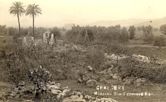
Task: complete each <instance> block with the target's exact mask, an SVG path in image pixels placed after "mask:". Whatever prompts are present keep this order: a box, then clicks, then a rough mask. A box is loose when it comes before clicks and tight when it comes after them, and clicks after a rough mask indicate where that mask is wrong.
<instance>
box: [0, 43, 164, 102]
mask: <svg viewBox="0 0 166 102" xmlns="http://www.w3.org/2000/svg"><path fill="white" fill-rule="evenodd" d="M3 43H4V42H3V41H2V46H3V49H4V46H6V45H3ZM131 44H132V43H131ZM102 48H103V47H102ZM6 49H7V48H6ZM25 49H26V50H25ZM25 49H24V50H23V53H21V56H22V54H23V55H24V56H25V57H26V58H25V62H26V64H28V65H31V64H32V66H33V67H37V66H38V65H42V66H44V67H48V68H50V69H48V70H49V71H50V72H51V74H52V76H53V81H55V82H56V83H61V85H62V87H66V86H68V88H69V89H71V90H77V91H80V92H82V93H84V94H87V95H92V96H94V92H95V91H96V85H103V86H105V85H108V86H109V85H113V84H115V85H117V84H122V85H123V84H124V83H123V82H121V81H119V80H118V78H115V79H114V78H113V77H114V76H112V75H110V76H111V78H110V77H108V76H105V75H100V72H102V71H104V70H106V69H107V68H108V69H109V67H110V66H109V67H106V66H104V68H101V69H95V67H98V66H95V65H93V64H94V63H95V64H97V63H96V62H93V61H94V60H96V59H97V58H100V56H97V57H94V56H95V55H93V54H92V53H93V51H96V48H95V47H94V46H93V45H92V46H90V47H82V46H80V45H70V44H69V46H68V44H67V47H66V46H65V45H60V46H59V45H58V46H56V47H54V48H52V47H51V48H45V49H44V50H41V49H40V48H38V49H37V51H36V49H35V50H34V52H28V51H33V48H28V49H27V48H25ZM50 50H51V51H50ZM84 50H85V51H84ZM127 50H128V53H130V54H131V55H132V54H136V55H143V56H148V57H156V58H157V59H162V60H164V61H165V60H166V48H165V47H163V48H158V47H151V46H149V45H146V46H145V45H142V46H140V45H139V44H135V45H134V46H133V44H132V46H130V45H128V47H127ZM19 51H22V49H19ZM24 51H25V52H26V53H24ZM35 51H36V52H35ZM91 51H92V53H91ZM7 52H8V54H9V55H10V54H11V53H10V51H7ZM27 52H28V53H27ZM95 53H97V55H98V54H100V53H101V52H95ZM17 54H18V53H16V56H13V57H14V58H17V57H19V55H17ZM91 54H92V55H93V56H91ZM111 54H113V53H112V52H111ZM111 54H110V55H111ZM34 55H36V56H34ZM11 56H12V55H11ZM11 56H10V57H11ZM87 56H88V57H87ZM86 57H87V58H86ZM93 57H94V58H93ZM34 59H35V60H34ZM11 60H12V61H15V60H13V59H12V57H11ZM19 60H20V59H19ZM36 60H37V61H36ZM101 60H104V62H106V61H107V59H105V58H102V59H101ZM89 61H91V62H89ZM164 61H163V63H164V64H163V63H162V65H156V66H157V67H156V69H157V68H160V67H163V66H165V62H164ZM0 62H1V64H0V67H1V69H0V71H1V75H0V76H1V79H2V80H1V82H0V97H1V95H4V94H5V93H7V92H8V91H10V90H11V88H12V87H13V85H14V84H13V83H11V82H9V81H8V80H7V79H5V78H7V74H6V72H4V69H3V68H4V67H5V65H4V63H5V61H4V56H3V53H1V60H0ZM99 62H100V60H99ZM101 62H102V61H101ZM104 62H102V63H104ZM102 63H99V65H100V64H102ZM141 63H142V62H141ZM15 64H16V65H15V66H17V64H18V65H19V64H20V63H19V62H15ZM119 64H121V63H119ZM143 64H144V63H143ZM111 65H112V63H111ZM113 65H114V64H113ZM147 65H148V67H155V66H153V64H152V65H151V66H149V64H145V66H147ZM15 66H13V67H15ZM20 66H21V67H22V66H24V65H20ZM55 66H56V68H54V67H55ZM89 66H90V67H89ZM115 66H116V65H115ZM105 67H106V68H105ZM28 68H30V67H28ZM61 68H62V69H61ZM65 68H68V69H67V70H65ZM70 68H71V69H70ZM91 68H92V69H91ZM115 69H116V67H115ZM152 69H154V68H152ZM94 70H97V72H98V73H99V74H96V71H95V75H94V72H93V71H94ZM88 71H89V72H88ZM79 72H81V74H82V75H83V76H84V74H87V75H88V77H90V78H92V79H93V77H94V79H95V80H97V84H96V85H94V86H95V87H91V86H90V87H89V86H87V85H86V84H85V83H86V82H84V78H83V79H81V81H80V80H79V77H80V76H79V74H80V73H79ZM82 72H83V73H82ZM84 72H85V73H84ZM115 72H116V71H115ZM139 73H140V72H138V74H139ZM18 74H19V73H18ZM104 74H108V75H109V72H108V73H107V72H106V73H105V72H104ZM114 74H116V73H114ZM149 74H150V73H149ZM152 74H153V73H152ZM154 77H155V76H154ZM162 78H163V80H165V79H164V78H165V76H164V75H163V77H162ZM20 79H21V78H20ZM85 79H86V78H85ZM98 79H99V80H98ZM87 80H91V79H87ZM87 80H86V81H87ZM135 80H137V79H135ZM148 80H150V79H148ZM78 81H79V82H78ZM108 81H110V82H109V84H108V83H107V82H108ZM155 81H156V80H155ZM157 81H158V80H157ZM133 83H134V82H133ZM125 92H136V93H137V92H150V93H152V95H151V96H123V95H122V96H119V95H111V96H107V95H104V96H102V97H111V98H113V99H115V100H117V101H118V102H165V101H166V98H165V96H166V86H165V84H164V83H156V82H149V81H148V82H145V83H143V84H141V85H138V86H136V85H135V84H126V85H125ZM99 97H100V96H99ZM11 102H14V101H13V100H12V101H11ZM16 102H18V100H16ZM20 102H21V101H20Z"/></svg>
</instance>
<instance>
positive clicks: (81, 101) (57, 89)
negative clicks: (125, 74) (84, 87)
mask: <svg viewBox="0 0 166 102" xmlns="http://www.w3.org/2000/svg"><path fill="white" fill-rule="evenodd" d="M48 88H49V89H50V91H51V92H52V94H54V95H55V96H56V98H57V100H58V101H60V102H117V101H116V100H114V99H112V98H97V97H94V96H90V95H85V94H83V93H81V92H79V91H72V90H71V89H69V88H68V87H64V88H62V87H61V84H60V83H56V84H55V83H52V84H49V85H48Z"/></svg>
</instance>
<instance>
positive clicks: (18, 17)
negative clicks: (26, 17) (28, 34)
mask: <svg viewBox="0 0 166 102" xmlns="http://www.w3.org/2000/svg"><path fill="white" fill-rule="evenodd" d="M17 19H18V33H19V34H20V29H21V27H20V16H19V14H17Z"/></svg>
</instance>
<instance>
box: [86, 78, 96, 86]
mask: <svg viewBox="0 0 166 102" xmlns="http://www.w3.org/2000/svg"><path fill="white" fill-rule="evenodd" d="M86 85H87V86H88V87H96V85H97V81H96V80H93V79H91V80H88V81H87V82H86Z"/></svg>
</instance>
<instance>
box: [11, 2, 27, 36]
mask: <svg viewBox="0 0 166 102" xmlns="http://www.w3.org/2000/svg"><path fill="white" fill-rule="evenodd" d="M9 12H10V14H13V15H16V16H17V20H18V28H19V34H20V29H21V25H20V16H21V15H22V14H23V13H24V12H25V9H24V7H23V4H22V3H21V2H14V3H13V5H12V6H11V7H10V9H9Z"/></svg>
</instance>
